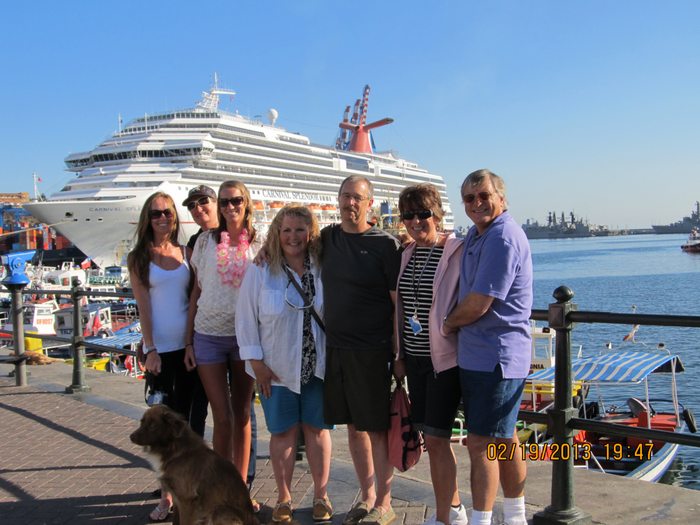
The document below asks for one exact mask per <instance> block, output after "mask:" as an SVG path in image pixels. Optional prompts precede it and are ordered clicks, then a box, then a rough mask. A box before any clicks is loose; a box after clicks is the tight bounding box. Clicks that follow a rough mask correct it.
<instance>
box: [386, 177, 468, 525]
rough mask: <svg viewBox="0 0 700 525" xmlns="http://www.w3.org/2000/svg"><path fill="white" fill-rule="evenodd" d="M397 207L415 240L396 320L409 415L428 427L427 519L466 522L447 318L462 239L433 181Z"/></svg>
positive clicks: (404, 267) (405, 258)
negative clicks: (430, 504) (448, 222)
mask: <svg viewBox="0 0 700 525" xmlns="http://www.w3.org/2000/svg"><path fill="white" fill-rule="evenodd" d="M399 211H400V213H401V219H402V221H403V224H404V226H405V227H406V232H407V233H408V235H409V236H410V238H411V239H410V242H409V244H407V245H406V248H405V250H404V252H403V255H402V258H401V272H400V274H399V281H398V285H397V291H398V293H397V299H396V315H395V317H394V319H395V323H396V329H397V333H398V336H397V341H398V344H399V359H398V361H397V362H396V372H397V375H398V376H399V377H400V376H402V375H404V374H403V372H404V371H405V372H406V376H407V377H408V386H409V397H410V399H411V416H412V419H413V422H414V423H416V425H417V426H418V427H419V428H421V429H422V430H423V435H424V436H425V445H426V448H427V449H428V454H429V458H430V476H431V478H432V481H433V490H434V492H435V507H436V515H435V516H434V517H432V518H430V519H429V520H428V521H427V522H426V523H433V524H435V523H437V524H445V525H449V524H457V525H466V524H467V515H466V511H465V509H464V506H462V504H461V503H460V500H459V492H458V491H457V477H456V476H457V465H456V460H455V456H454V453H453V451H452V448H451V446H450V437H451V435H452V423H454V420H455V416H456V413H457V407H458V406H459V402H460V400H461V397H462V395H461V390H460V383H459V368H458V366H457V334H456V333H452V334H450V335H444V334H443V333H442V331H441V327H442V320H443V319H444V317H445V316H446V315H447V314H448V313H449V312H450V310H451V309H452V308H453V307H454V305H455V304H456V302H457V291H458V284H459V273H460V266H461V264H460V262H461V254H462V250H463V243H462V240H461V239H457V238H456V237H455V236H454V235H452V234H451V235H449V236H448V235H446V234H444V233H443V232H442V231H441V221H442V217H443V215H444V211H443V209H442V200H441V198H440V193H439V192H438V190H437V188H436V187H435V186H433V185H432V184H428V183H425V184H417V185H415V186H409V187H407V188H404V189H403V191H402V192H401V194H400V195H399Z"/></svg>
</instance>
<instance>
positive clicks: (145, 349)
mask: <svg viewBox="0 0 700 525" xmlns="http://www.w3.org/2000/svg"><path fill="white" fill-rule="evenodd" d="M153 350H157V348H156V347H155V346H144V347H143V353H144V355H145V354H147V353H149V352H152V351H153Z"/></svg>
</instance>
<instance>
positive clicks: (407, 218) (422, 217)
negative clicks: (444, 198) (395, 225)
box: [401, 210, 433, 221]
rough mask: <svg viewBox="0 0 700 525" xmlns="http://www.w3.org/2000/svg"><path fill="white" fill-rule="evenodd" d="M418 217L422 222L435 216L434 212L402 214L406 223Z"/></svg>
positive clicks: (407, 212) (408, 212)
mask: <svg viewBox="0 0 700 525" xmlns="http://www.w3.org/2000/svg"><path fill="white" fill-rule="evenodd" d="M416 216H417V217H418V218H419V219H420V220H422V221H423V220H425V219H430V217H432V216H433V210H418V211H405V212H403V213H402V214H401V218H402V219H403V220H404V221H412V220H413V218H414V217H416Z"/></svg>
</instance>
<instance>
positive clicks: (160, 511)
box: [148, 501, 173, 522]
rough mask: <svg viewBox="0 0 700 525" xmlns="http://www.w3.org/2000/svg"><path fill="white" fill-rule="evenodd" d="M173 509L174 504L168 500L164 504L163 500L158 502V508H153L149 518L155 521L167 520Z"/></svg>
mask: <svg viewBox="0 0 700 525" xmlns="http://www.w3.org/2000/svg"><path fill="white" fill-rule="evenodd" d="M172 510H173V506H172V505H170V504H169V503H168V502H167V501H166V502H165V504H163V502H162V501H161V502H159V503H158V505H157V506H156V508H155V509H153V510H152V511H151V513H150V514H149V515H148V519H150V520H151V521H155V522H161V521H165V520H166V519H168V516H169V515H170V513H171V512H172Z"/></svg>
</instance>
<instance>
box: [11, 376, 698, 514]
mask: <svg viewBox="0 0 700 525" xmlns="http://www.w3.org/2000/svg"><path fill="white" fill-rule="evenodd" d="M11 370H12V367H10V366H8V365H0V436H2V439H0V523H1V524H37V525H38V524H48V523H51V524H53V523H56V524H64V523H65V524H68V523H70V524H78V523H90V524H95V523H100V524H102V523H104V524H117V523H119V524H143V523H148V522H149V520H148V513H149V512H150V511H151V509H152V508H153V506H154V505H155V504H156V500H155V499H154V498H153V497H152V492H153V491H154V490H155V489H156V488H157V483H156V481H155V476H154V473H153V472H152V471H151V470H150V468H149V466H148V464H147V462H146V461H145V460H144V459H143V456H142V454H141V452H140V449H139V447H136V446H135V445H133V444H132V443H131V442H130V441H129V438H128V436H129V434H130V433H131V432H132V431H133V430H134V429H135V428H136V426H137V420H138V419H139V418H140V417H141V414H142V413H143V410H144V408H145V407H144V404H143V383H142V382H141V381H138V380H135V379H133V378H127V377H123V376H116V375H112V374H105V373H104V372H95V371H92V370H87V371H86V378H87V381H88V384H89V385H90V386H91V392H90V393H85V394H74V395H71V394H65V393H64V389H65V386H66V385H68V384H69V383H70V379H71V368H70V367H69V366H68V365H66V364H64V363H53V364H51V365H46V366H31V367H28V370H29V372H30V374H31V375H30V377H29V386H28V387H24V388H19V387H16V386H14V385H15V380H14V378H10V377H8V376H7V374H8V372H10V371H11ZM258 408H259V407H258ZM257 413H258V416H259V418H258V423H259V429H260V430H259V438H258V443H259V450H258V461H257V474H256V480H255V483H254V488H253V496H254V497H255V498H256V499H258V501H260V502H261V503H263V505H264V507H263V511H262V512H261V513H260V520H261V522H262V523H267V522H269V521H270V515H271V508H270V506H271V505H274V503H275V501H276V493H275V485H274V480H273V476H272V468H271V466H270V464H269V460H268V448H267V443H268V438H269V434H268V433H267V431H266V429H265V427H264V419H263V417H262V412H261V411H258V412H257ZM332 437H333V445H334V451H333V459H332V464H331V480H330V484H329V494H330V497H331V499H332V501H333V504H334V507H335V509H336V515H335V516H334V519H333V523H334V524H339V523H341V522H342V519H343V516H344V513H345V512H346V511H347V509H348V508H349V507H350V506H351V505H352V503H353V502H354V501H355V498H356V497H357V495H358V492H357V482H356V480H355V474H354V470H353V468H352V463H351V461H350V457H349V453H348V451H347V444H346V437H345V431H344V430H343V429H338V430H335V431H334V432H333V436H332ZM456 453H457V456H458V461H459V464H460V468H459V477H460V480H459V483H460V487H461V488H462V489H465V488H468V486H469V482H468V458H467V457H466V450H465V448H464V447H457V449H456ZM550 471H551V466H550V465H549V464H548V463H544V462H542V463H531V464H530V465H529V477H528V487H527V491H528V494H527V500H528V505H527V510H528V516H529V518H532V515H533V514H534V513H535V512H537V511H539V510H541V509H543V508H544V507H545V506H546V505H548V504H549V501H550V492H549V491H550V486H551V481H550ZM575 481H576V491H577V494H576V498H577V500H576V501H577V503H578V504H579V506H581V507H583V508H584V509H585V510H586V511H587V512H589V513H590V514H591V515H592V516H593V519H594V522H595V523H610V524H620V523H633V522H649V523H693V522H697V515H698V513H700V493H698V492H697V491H691V490H687V489H680V488H677V487H670V486H665V485H651V484H648V483H643V482H633V481H628V480H621V479H619V478H616V477H614V476H605V475H601V474H598V473H593V472H585V471H577V472H576V473H575ZM630 495H635V497H630ZM312 498H313V492H312V481H311V476H310V473H309V471H308V465H307V464H306V462H305V461H301V462H298V463H297V468H296V470H295V476H294V488H293V501H294V503H295V507H296V508H297V511H296V512H295V518H296V520H297V521H298V523H300V524H307V523H312V520H311V516H310V512H311V511H310V508H311V504H312ZM462 501H463V503H464V504H465V505H467V506H468V507H469V506H470V505H471V498H470V494H469V493H468V492H466V491H465V492H463V497H462ZM432 504H433V496H432V486H431V484H430V476H429V470H428V461H427V457H426V458H424V459H422V460H421V462H420V463H419V464H418V466H417V467H415V468H414V469H411V470H410V471H409V472H407V473H404V474H397V475H396V477H395V481H394V485H393V500H392V505H393V506H394V509H395V511H396V512H397V516H398V519H397V521H396V522H395V523H396V524H397V525H399V524H407V525H414V524H421V523H423V521H424V520H425V518H426V516H429V515H430V514H432V513H433V512H434V509H432V508H431V505H432ZM500 517H501V515H500V505H497V507H496V509H495V518H494V523H499V522H500Z"/></svg>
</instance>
